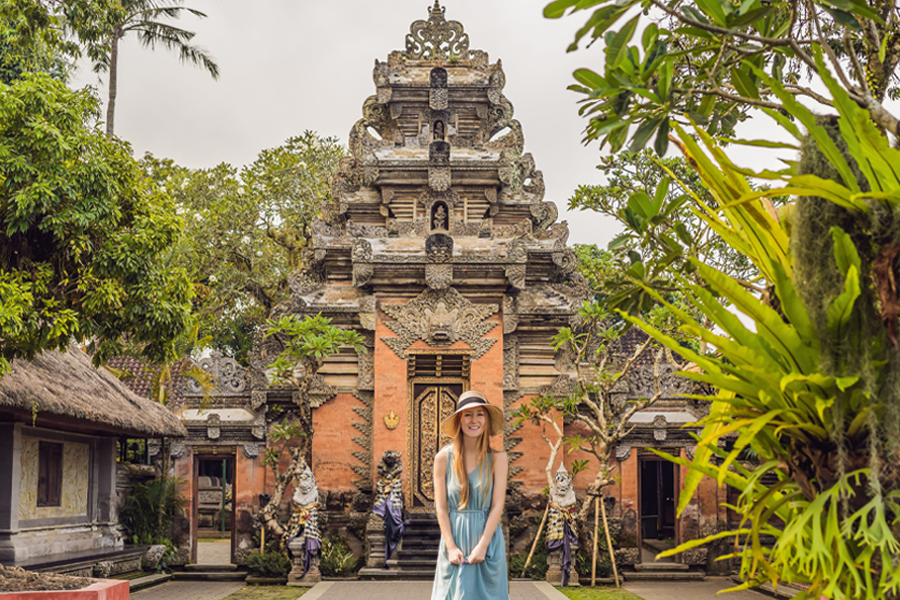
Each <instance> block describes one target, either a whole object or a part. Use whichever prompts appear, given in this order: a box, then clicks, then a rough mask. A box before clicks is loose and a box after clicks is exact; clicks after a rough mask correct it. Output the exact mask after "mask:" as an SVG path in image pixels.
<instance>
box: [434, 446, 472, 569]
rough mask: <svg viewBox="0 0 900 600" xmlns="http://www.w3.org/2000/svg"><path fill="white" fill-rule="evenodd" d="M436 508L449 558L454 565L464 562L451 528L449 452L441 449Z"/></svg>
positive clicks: (437, 464) (436, 463)
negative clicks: (448, 491) (448, 480)
mask: <svg viewBox="0 0 900 600" xmlns="http://www.w3.org/2000/svg"><path fill="white" fill-rule="evenodd" d="M434 508H435V511H436V512H437V520H438V525H440V527H441V537H443V538H444V545H445V546H446V547H447V558H449V559H450V562H451V563H452V564H454V565H458V564H460V563H461V562H463V559H464V558H465V556H464V555H463V551H462V550H460V549H459V547H457V545H456V542H455V541H453V530H452V529H451V528H450V509H449V508H448V507H447V452H446V451H445V450H441V451H440V452H438V453H437V456H435V457H434Z"/></svg>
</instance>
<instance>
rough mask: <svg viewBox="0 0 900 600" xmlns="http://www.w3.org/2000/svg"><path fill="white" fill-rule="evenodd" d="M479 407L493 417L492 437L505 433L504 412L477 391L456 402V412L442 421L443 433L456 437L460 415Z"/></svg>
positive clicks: (468, 393)
mask: <svg viewBox="0 0 900 600" xmlns="http://www.w3.org/2000/svg"><path fill="white" fill-rule="evenodd" d="M479 406H480V407H481V408H483V409H485V410H486V411H487V412H488V414H489V415H490V417H491V419H490V421H491V432H490V433H491V435H497V434H499V433H500V432H501V431H503V410H502V409H501V408H500V407H499V406H494V405H493V404H491V403H490V402H488V401H487V398H485V397H484V394H482V393H481V392H476V391H475V390H469V391H468V392H463V393H462V394H460V396H459V400H457V401H456V411H455V412H454V413H453V414H452V415H450V416H449V417H447V418H446V419H444V420H443V421H441V431H443V432H444V435H447V436H449V437H453V436H455V435H456V430H457V428H458V427H459V413H461V412H463V411H464V410H469V409H472V408H478V407H479Z"/></svg>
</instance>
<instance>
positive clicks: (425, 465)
mask: <svg viewBox="0 0 900 600" xmlns="http://www.w3.org/2000/svg"><path fill="white" fill-rule="evenodd" d="M410 387H411V388H412V389H411V396H412V398H411V406H410V416H411V417H412V418H411V421H410V427H409V431H408V443H407V448H408V450H409V452H408V454H407V456H408V461H409V466H408V468H409V477H408V479H407V481H408V482H409V485H408V487H407V489H408V493H407V494H406V505H407V509H408V510H411V511H415V512H430V511H433V510H434V456H435V454H437V452H438V450H440V449H441V448H443V447H444V446H445V445H447V444H449V443H450V442H451V440H450V438H448V437H447V436H445V435H444V434H443V433H442V432H441V421H443V420H444V419H445V418H446V417H448V416H450V415H451V414H453V411H454V410H456V401H457V399H458V398H459V395H460V394H461V393H462V391H463V384H462V383H461V382H459V383H455V382H454V383H449V382H448V383H414V384H413V385H412V386H410Z"/></svg>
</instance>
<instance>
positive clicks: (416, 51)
mask: <svg viewBox="0 0 900 600" xmlns="http://www.w3.org/2000/svg"><path fill="white" fill-rule="evenodd" d="M444 11H445V9H444V7H442V6H439V5H438V3H437V2H435V3H434V6H433V7H431V9H430V10H429V11H428V20H427V21H423V20H418V21H413V24H412V25H410V27H409V33H408V34H407V35H406V52H405V54H406V57H407V58H409V59H423V60H430V59H434V58H446V59H449V58H450V57H453V56H455V57H457V58H458V59H459V58H461V59H468V58H469V34H467V33H466V32H465V30H464V29H463V26H462V23H460V22H459V21H447V20H446V19H445V18H444Z"/></svg>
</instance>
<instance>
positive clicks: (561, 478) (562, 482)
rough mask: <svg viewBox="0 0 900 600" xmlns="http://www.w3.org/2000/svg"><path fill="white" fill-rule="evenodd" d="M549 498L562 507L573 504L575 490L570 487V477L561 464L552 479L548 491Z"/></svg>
mask: <svg viewBox="0 0 900 600" xmlns="http://www.w3.org/2000/svg"><path fill="white" fill-rule="evenodd" d="M550 498H551V500H553V501H554V502H556V503H557V504H559V505H560V506H562V507H566V506H572V505H573V504H575V488H573V487H572V476H571V475H569V473H568V471H566V469H565V467H563V465H562V464H560V465H559V470H557V471H556V475H554V477H553V486H552V488H551V489H550Z"/></svg>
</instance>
